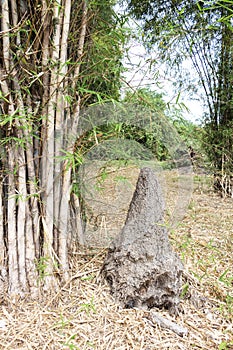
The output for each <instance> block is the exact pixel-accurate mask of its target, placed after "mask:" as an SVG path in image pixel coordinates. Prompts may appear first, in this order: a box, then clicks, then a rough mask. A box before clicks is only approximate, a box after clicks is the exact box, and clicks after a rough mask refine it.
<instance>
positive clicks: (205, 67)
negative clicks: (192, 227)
mask: <svg viewBox="0 0 233 350" xmlns="http://www.w3.org/2000/svg"><path fill="white" fill-rule="evenodd" d="M128 6H129V9H130V11H131V14H133V15H134V16H135V17H136V18H137V19H138V20H142V21H143V26H144V35H145V42H147V47H148V49H151V50H154V49H155V48H156V49H157V50H158V51H159V52H160V57H161V60H162V61H164V62H166V63H168V64H169V67H170V73H171V72H172V74H173V76H175V79H176V87H177V89H180V86H181V85H183V84H184V83H186V84H187V79H186V77H185V74H184V71H183V66H182V63H183V62H184V61H185V60H186V59H187V58H188V59H190V60H191V63H192V66H193V69H194V72H196V74H197V77H198V84H199V85H200V86H202V88H203V91H204V96H203V99H204V101H205V104H206V105H207V108H208V113H207V115H206V117H205V123H204V124H205V137H204V141H205V142H204V146H205V149H206V150H207V152H208V155H209V157H210V160H211V161H212V163H213V165H214V167H215V171H217V172H218V171H219V172H221V174H222V175H224V176H227V177H228V179H229V177H230V174H231V172H232V164H233V163H232V144H233V142H232V133H230V132H229V130H230V129H231V128H232V122H233V111H232V92H233V86H232V75H233V69H232V52H233V46H232V42H233V41H232V33H233V32H232V29H233V28H232V11H233V2H232V1H231V0H229V1H216V2H210V1H199V2H196V1H189V2H186V1H182V0H176V1H173V0H172V1H160V0H156V1H143V2H138V1H136V0H130V1H128ZM191 78H192V76H191ZM190 82H191V79H189V80H188V86H187V85H186V88H190V89H191V88H193V86H191V84H190Z"/></svg>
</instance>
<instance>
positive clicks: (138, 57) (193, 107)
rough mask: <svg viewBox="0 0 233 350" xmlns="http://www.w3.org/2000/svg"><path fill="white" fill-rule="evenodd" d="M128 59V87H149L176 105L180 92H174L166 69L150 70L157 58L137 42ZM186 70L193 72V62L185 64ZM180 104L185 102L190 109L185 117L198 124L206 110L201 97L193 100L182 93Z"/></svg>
mask: <svg viewBox="0 0 233 350" xmlns="http://www.w3.org/2000/svg"><path fill="white" fill-rule="evenodd" d="M129 46H130V48H129V50H128V57H125V59H124V66H125V67H126V68H127V69H128V71H127V72H126V73H125V80H126V82H127V85H128V86H130V87H132V88H135V89H136V88H138V87H148V88H150V89H151V90H156V91H158V92H163V93H164V100H165V101H166V102H169V103H171V104H173V103H176V100H177V97H178V94H179V91H175V90H174V86H173V84H172V81H171V80H170V79H169V78H168V77H167V76H166V75H165V73H164V72H165V68H164V67H163V66H162V65H161V66H158V70H157V71H154V73H153V71H151V70H150V62H151V60H156V57H149V56H148V55H147V54H146V51H145V48H144V47H143V46H142V45H141V44H140V43H137V42H135V41H134V42H132V43H130V44H129ZM185 69H186V70H188V71H190V72H192V69H193V68H192V65H191V62H189V61H186V62H185ZM179 102H183V103H184V104H185V106H186V107H187V108H188V109H189V112H187V111H185V112H184V115H183V116H184V117H185V118H186V119H188V120H190V121H192V122H194V123H198V122H199V121H200V120H201V118H202V115H203V112H204V108H203V106H202V102H201V98H200V96H199V95H194V96H193V97H192V99H191V98H190V97H189V96H188V95H187V94H186V93H185V90H184V91H181V92H180V97H179Z"/></svg>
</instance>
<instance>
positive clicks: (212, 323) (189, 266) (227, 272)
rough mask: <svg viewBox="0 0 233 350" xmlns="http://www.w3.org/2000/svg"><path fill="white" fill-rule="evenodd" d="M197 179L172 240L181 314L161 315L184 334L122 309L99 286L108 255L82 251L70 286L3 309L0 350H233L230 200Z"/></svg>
mask: <svg viewBox="0 0 233 350" xmlns="http://www.w3.org/2000/svg"><path fill="white" fill-rule="evenodd" d="M205 180H206V177H201V176H200V177H197V178H196V181H195V191H194V193H193V195H192V201H191V202H190V205H189V208H188V210H187V212H186V216H185V218H184V220H183V221H182V223H181V224H180V225H179V226H178V227H176V228H174V229H173V230H172V231H171V234H170V239H171V242H172V244H173V246H174V249H176V250H177V251H178V253H179V254H180V256H181V258H182V260H183V262H184V265H185V268H186V272H185V275H184V290H183V294H184V295H183V298H182V301H181V308H180V313H179V315H177V316H173V317H171V316H169V315H168V314H167V313H166V312H164V311H160V313H161V315H163V316H165V317H166V318H168V319H171V320H173V321H174V322H176V323H178V324H180V325H182V326H184V327H186V328H187V329H188V335H187V336H185V337H179V336H178V335H176V334H175V333H173V332H172V331H169V330H166V329H162V328H159V327H158V326H154V327H152V326H151V324H150V323H149V322H148V320H147V316H148V314H147V312H145V311H142V310H134V309H131V310H124V309H121V308H120V307H119V306H118V305H116V304H115V302H114V300H113V299H112V298H111V296H110V295H109V292H108V287H107V286H106V285H105V284H104V283H103V282H101V283H100V282H99V271H100V269H101V266H102V263H103V259H104V256H105V253H106V250H105V249H100V248H98V249H96V250H91V249H83V250H79V251H77V252H76V253H75V254H74V256H73V259H72V266H71V273H72V277H71V279H70V282H69V283H68V284H67V285H66V287H64V288H63V289H61V290H60V291H59V292H58V293H57V294H56V293H54V295H52V296H48V297H47V298H45V299H44V300H40V301H34V302H27V301H26V300H24V301H23V300H19V301H18V302H17V303H12V302H10V301H8V303H7V300H5V302H3V304H2V305H1V310H0V348H1V349H4V350H5V349H10V350H14V349H15V350H16V349H17V350H22V349H25V350H26V349H38V350H42V349H55V350H58V349H81V350H89V349H90V350H91V349H98V350H102V349H103V350H111V349H112V350H127V349H130V350H132V349H133V350H139V349H140V350H152V349H158V350H161V349H176V350H178V349H186V350H189V349H206V350H207V349H208V350H210V349H211V350H212V349H233V327H232V321H233V293H232V287H233V257H232V238H233V220H232V202H233V200H232V199H225V200H223V199H221V198H220V197H219V196H218V195H216V194H214V193H213V192H211V191H210V190H209V186H208V183H205Z"/></svg>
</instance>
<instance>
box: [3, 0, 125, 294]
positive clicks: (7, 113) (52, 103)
mask: <svg viewBox="0 0 233 350" xmlns="http://www.w3.org/2000/svg"><path fill="white" fill-rule="evenodd" d="M111 6H112V2H109V1H101V2H99V1H90V2H87V1H85V0H80V1H74V0H59V1H49V2H48V1H45V0H37V1H34V2H32V1H30V0H24V1H20V2H18V1H15V0H11V1H10V0H5V1H2V2H1V5H0V10H1V37H0V47H1V61H0V75H1V77H0V79H1V90H0V94H1V95H0V98H1V118H0V123H1V135H0V136H1V152H0V154H1V161H0V167H1V168H0V176H1V182H0V272H1V276H2V278H1V282H0V283H1V285H0V288H1V289H2V290H3V289H4V288H7V289H8V292H9V293H10V294H19V293H27V292H30V293H31V294H33V293H35V294H36V293H37V287H38V278H39V277H43V282H44V287H45V288H46V289H50V288H51V287H52V288H53V287H56V285H57V282H58V279H57V278H56V279H55V277H54V274H55V273H56V275H57V276H59V277H60V280H62V281H64V280H66V279H67V278H68V271H69V249H70V248H71V242H72V235H71V232H72V234H73V235H75V238H77V235H79V234H80V233H81V232H80V230H81V226H80V220H79V219H78V218H79V215H78V214H79V213H78V212H77V210H78V207H77V205H75V204H74V203H75V202H76V204H77V198H74V195H73V194H72V193H71V186H72V172H73V169H74V168H75V167H76V164H77V163H78V162H79V161H80V159H79V158H78V157H76V156H75V153H74V147H75V134H76V132H77V126H78V121H79V115H80V108H81V105H82V99H86V100H87V97H86V95H87V94H89V95H90V92H88V90H90V89H91V87H92V88H93V91H94V88H95V86H94V85H95V82H94V80H93V76H91V74H93V75H94V74H95V77H96V79H97V76H101V79H103V77H104V73H103V71H101V68H99V70H98V68H96V67H99V65H100V62H99V61H97V57H98V52H97V51H98V47H101V45H100V44H99V45H98V40H97V38H98V33H99V31H100V27H101V26H102V32H101V35H103V33H104V31H105V30H107V28H108V23H109V29H108V31H109V32H108V34H109V36H111V35H112V33H114V28H116V24H114V23H113V22H114V21H113V18H112V12H111V13H110V10H111ZM103 11H107V13H108V18H109V20H110V21H109V22H107V21H104V19H103V18H104V15H103ZM100 13H101V14H102V15H101V16H102V18H101V16H99V14H100ZM106 17H107V16H106ZM106 17H105V19H106ZM100 19H101V24H100V22H99V21H100ZM114 26H115V27H114ZM94 37H95V38H96V42H94V40H93V38H94ZM112 42H113V43H114V45H115V51H114V52H111V59H112V61H114V59H115V57H114V54H115V53H116V52H117V53H119V52H120V51H119V50H118V49H117V47H118V45H119V44H120V37H119V36H115V37H114V39H113V41H112ZM94 44H95V45H94ZM102 46H103V43H102ZM108 49H110V45H109V46H107V47H106V51H105V53H106V55H107V52H108ZM89 52H90V54H89ZM94 55H95V59H96V61H94V59H93V56H94ZM102 55H104V52H103V53H102ZM91 59H92V63H91V64H90V61H91ZM112 61H111V62H112ZM109 62H110V61H108V60H106V62H105V70H107V68H108V64H110V63H109ZM114 62H117V61H116V60H115V61H114ZM88 64H89V68H90V65H91V66H92V68H93V67H95V68H96V70H95V71H94V70H93V69H92V70H91V72H89V70H88V71H85V65H88ZM101 65H102V62H101ZM102 67H103V65H102ZM112 70H113V68H111V69H109V71H110V72H111V71H112ZM114 72H115V74H116V76H117V73H116V72H117V65H116V66H114ZM88 74H89V77H91V78H90V80H91V83H90V84H89V85H88V87H87V86H86V82H87V81H88V78H87V75H88ZM115 78H116V77H115ZM105 80H106V81H109V76H108V74H106V79H105ZM111 84H112V83H111ZM117 84H118V83H117V79H116V80H115V87H114V89H115V90H114V97H115V96H116V90H117V86H118V85H117ZM104 89H105V87H102V92H103V90H104ZM112 90H113V88H112V87H110V88H109V89H108V93H109V94H110V92H111V91H112ZM36 268H37V269H36Z"/></svg>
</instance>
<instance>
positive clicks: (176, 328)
mask: <svg viewBox="0 0 233 350" xmlns="http://www.w3.org/2000/svg"><path fill="white" fill-rule="evenodd" d="M146 320H147V321H149V322H148V323H149V324H150V325H151V326H152V327H155V323H156V324H157V325H158V326H159V327H162V328H167V329H170V330H171V331H172V332H174V333H176V334H178V335H179V336H180V337H184V336H186V335H187V334H188V329H187V328H185V327H182V326H180V325H178V324H177V323H175V322H172V321H170V320H168V319H167V318H165V317H162V316H160V315H159V314H158V313H155V312H152V311H151V312H150V313H149V317H148V318H147V319H146Z"/></svg>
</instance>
